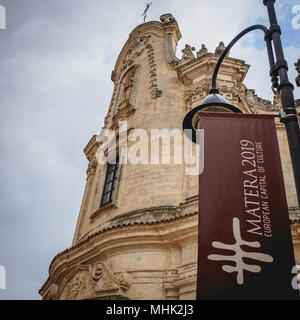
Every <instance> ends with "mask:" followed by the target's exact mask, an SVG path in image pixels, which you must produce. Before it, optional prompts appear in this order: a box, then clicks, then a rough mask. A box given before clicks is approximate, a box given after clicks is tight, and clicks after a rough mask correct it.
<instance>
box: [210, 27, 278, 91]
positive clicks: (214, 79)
mask: <svg viewBox="0 0 300 320" xmlns="http://www.w3.org/2000/svg"><path fill="white" fill-rule="evenodd" d="M253 30H262V31H263V32H264V33H265V41H266V43H267V50H268V56H269V63H270V68H271V69H272V68H273V67H274V54H273V49H272V44H271V39H270V31H269V29H268V28H267V27H265V26H264V25H261V24H255V25H253V26H251V27H248V28H246V29H245V30H243V31H242V32H240V33H239V34H238V35H237V36H236V37H235V38H234V39H233V40H232V41H231V42H230V43H229V44H228V46H227V47H226V49H225V50H224V51H223V53H222V55H221V56H220V58H219V60H218V62H217V64H216V66H215V70H214V73H213V76H212V90H211V93H217V92H218V90H217V75H218V72H219V69H220V66H221V64H222V62H223V60H224V58H225V57H226V55H227V53H228V52H229V50H230V49H231V48H232V47H233V46H234V45H235V43H236V42H237V41H239V40H240V39H241V38H242V37H243V36H244V35H246V34H247V33H249V32H251V31H253ZM276 79H277V77H276ZM274 80H275V79H274ZM272 81H273V78H272ZM273 83H274V82H273ZM277 85H278V83H277ZM274 86H275V87H276V84H274Z"/></svg>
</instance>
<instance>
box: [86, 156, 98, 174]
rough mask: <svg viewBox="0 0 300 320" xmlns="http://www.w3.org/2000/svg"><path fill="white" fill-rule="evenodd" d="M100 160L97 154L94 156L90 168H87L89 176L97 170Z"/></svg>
mask: <svg viewBox="0 0 300 320" xmlns="http://www.w3.org/2000/svg"><path fill="white" fill-rule="evenodd" d="M97 166H98V161H97V159H96V157H95V156H93V157H92V158H91V160H90V162H89V164H88V168H87V170H86V174H87V177H88V178H89V177H90V176H94V175H95V173H96V170H97Z"/></svg>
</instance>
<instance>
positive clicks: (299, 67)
mask: <svg viewBox="0 0 300 320" xmlns="http://www.w3.org/2000/svg"><path fill="white" fill-rule="evenodd" d="M295 67H296V70H297V71H298V73H299V74H298V76H297V78H296V79H295V81H296V84H297V86H298V87H300V59H298V61H297V62H296V63H295Z"/></svg>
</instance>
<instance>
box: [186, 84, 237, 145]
mask: <svg viewBox="0 0 300 320" xmlns="http://www.w3.org/2000/svg"><path fill="white" fill-rule="evenodd" d="M199 111H207V112H233V113H242V111H241V110H240V109H238V108H236V107H235V106H233V105H231V104H229V103H228V102H227V100H226V99H225V98H224V97H223V96H222V95H220V94H219V91H218V90H217V89H214V88H213V89H211V90H210V92H209V95H208V96H207V97H206V98H204V99H203V100H202V102H201V103H200V105H199V106H198V107H195V108H193V109H192V110H191V111H190V112H188V113H187V115H186V116H185V118H184V120H183V124H182V127H183V131H184V133H185V135H186V136H187V137H188V138H189V139H190V140H192V141H193V142H194V143H197V141H196V137H197V136H196V132H197V131H196V130H197V124H198V121H199V120H200V115H199Z"/></svg>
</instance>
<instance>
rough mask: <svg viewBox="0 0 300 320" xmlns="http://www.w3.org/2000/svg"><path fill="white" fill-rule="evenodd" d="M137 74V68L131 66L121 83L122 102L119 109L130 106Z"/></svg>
mask: <svg viewBox="0 0 300 320" xmlns="http://www.w3.org/2000/svg"><path fill="white" fill-rule="evenodd" d="M134 74H135V68H131V69H130V70H129V71H128V72H127V73H126V75H125V76H124V78H123V80H122V83H121V92H120V94H121V99H122V100H121V101H122V102H121V103H120V104H119V106H118V111H119V110H122V109H124V108H125V107H128V106H130V97H131V94H132V88H133V79H134Z"/></svg>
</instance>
